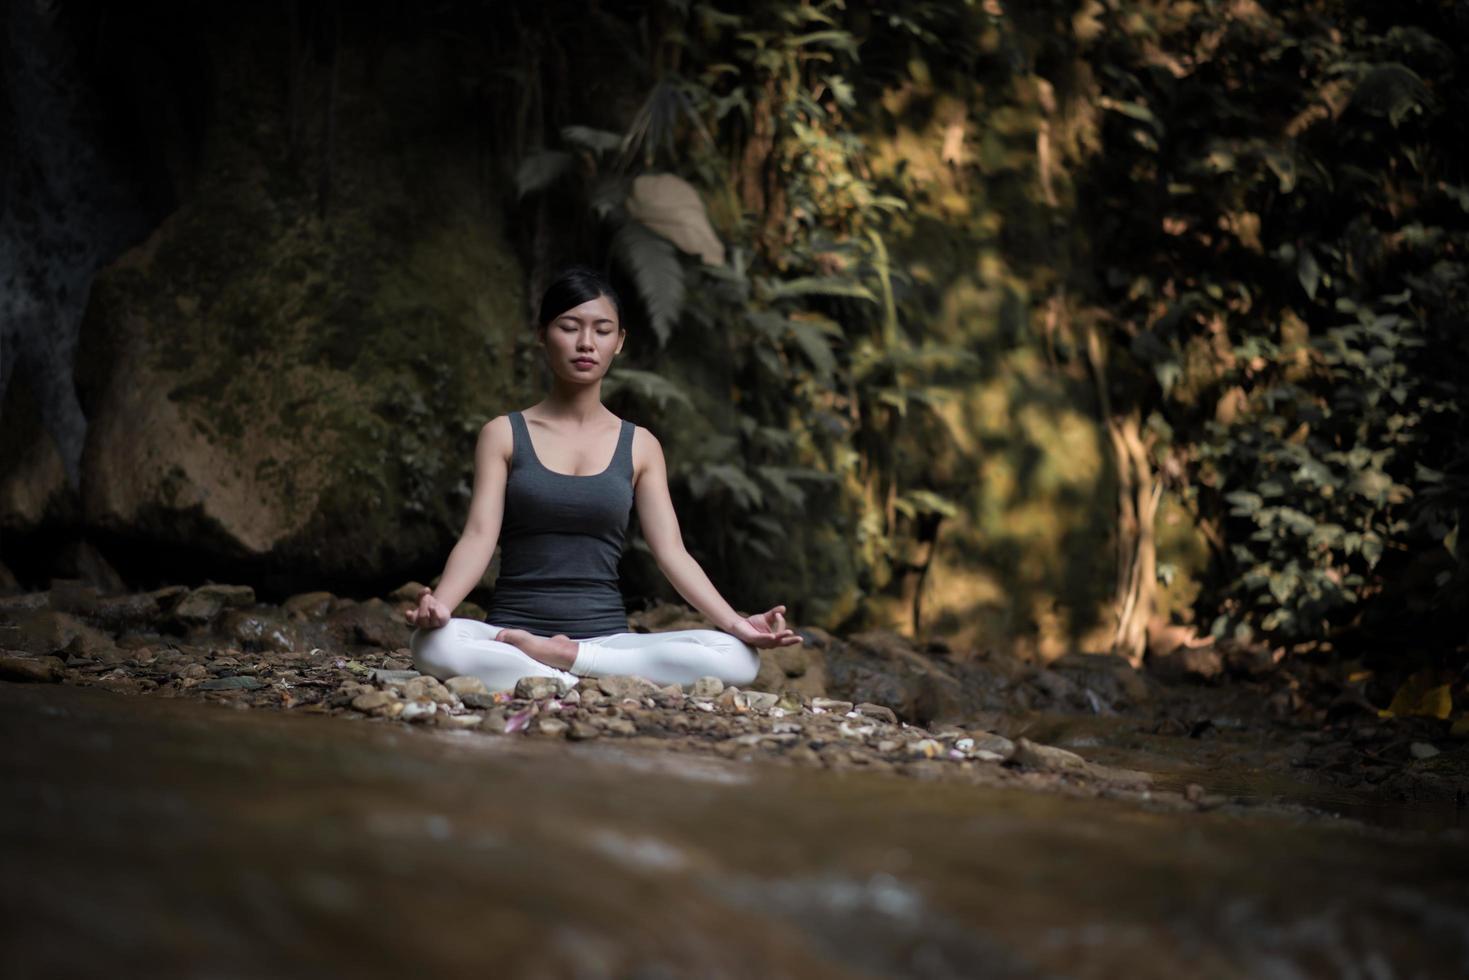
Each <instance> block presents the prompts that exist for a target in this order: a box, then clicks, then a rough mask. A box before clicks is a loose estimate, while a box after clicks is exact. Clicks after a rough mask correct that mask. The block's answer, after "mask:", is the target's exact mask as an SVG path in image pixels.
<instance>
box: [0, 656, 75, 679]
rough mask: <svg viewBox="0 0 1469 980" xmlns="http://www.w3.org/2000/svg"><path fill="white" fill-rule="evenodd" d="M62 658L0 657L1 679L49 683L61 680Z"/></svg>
mask: <svg viewBox="0 0 1469 980" xmlns="http://www.w3.org/2000/svg"><path fill="white" fill-rule="evenodd" d="M61 671H62V663H61V658H60V657H50V656H47V657H17V656H11V655H0V678H3V679H5V680H7V681H36V682H41V683H49V682H52V681H59V680H61Z"/></svg>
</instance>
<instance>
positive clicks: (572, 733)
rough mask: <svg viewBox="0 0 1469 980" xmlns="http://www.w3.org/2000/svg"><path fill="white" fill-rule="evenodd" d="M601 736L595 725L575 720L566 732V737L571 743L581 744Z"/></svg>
mask: <svg viewBox="0 0 1469 980" xmlns="http://www.w3.org/2000/svg"><path fill="white" fill-rule="evenodd" d="M601 734H602V733H601V731H599V730H598V729H597V726H596V725H593V724H591V723H590V722H586V721H581V720H577V721H573V722H572V723H571V728H570V729H569V730H568V731H567V732H566V737H567V738H569V739H571V740H572V741H573V742H583V741H586V740H587V739H593V738H597V737H598V736H599V735H601Z"/></svg>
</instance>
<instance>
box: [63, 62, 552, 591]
mask: <svg viewBox="0 0 1469 980" xmlns="http://www.w3.org/2000/svg"><path fill="white" fill-rule="evenodd" d="M247 40H248V39H244V40H242V39H234V43H229V44H222V45H221V47H220V49H219V52H218V75H217V79H216V83H217V87H216V91H215V98H214V105H213V112H212V114H211V118H212V119H213V120H215V122H214V123H213V125H212V127H211V128H210V129H209V131H208V132H207V139H206V151H205V157H204V162H203V166H202V169H201V171H200V176H199V178H198V180H197V183H196V185H195V187H194V188H193V191H192V193H191V194H190V196H189V197H188V198H187V200H186V201H185V203H184V204H183V206H182V207H180V208H179V209H178V210H177V211H176V212H175V213H174V214H172V215H171V216H170V217H169V218H168V219H167V220H166V221H165V222H164V223H163V224H162V225H161V226H160V227H159V228H157V229H156V230H155V231H154V233H153V234H152V235H151V236H150V237H149V238H148V239H147V240H146V241H145V242H143V243H142V244H141V245H139V246H138V247H136V248H134V249H133V250H131V251H130V252H128V253H127V254H125V255H124V256H123V257H122V258H121V259H120V260H119V261H117V262H115V263H114V264H113V265H112V266H110V267H109V268H107V269H106V270H104V271H103V272H102V273H101V274H100V275H99V277H98V279H97V281H96V283H95V285H94V287H93V294H92V301H91V304H90V306H89V309H88V314H87V321H86V323H85V326H84V330H83V336H82V346H81V349H80V353H79V356H78V361H79V363H78V380H79V387H80V389H81V390H82V394H83V401H84V407H85V408H86V410H87V415H88V418H89V419H90V422H91V426H90V430H89V433H88V438H87V444H86V450H85V454H84V459H83V473H82V492H81V497H82V510H83V519H84V521H85V523H86V525H87V526H88V527H89V528H90V529H91V530H92V531H94V532H98V533H100V534H101V535H103V538H104V540H109V541H112V542H113V543H114V544H115V545H119V547H115V548H114V549H113V550H115V551H118V552H124V553H128V554H133V555H138V554H139V550H138V548H137V546H138V545H144V546H146V547H147V549H149V553H153V554H174V555H177V556H179V557H181V558H187V559H188V560H189V561H190V563H191V564H192V565H193V570H196V571H197V570H199V569H200V568H202V569H203V570H205V571H208V570H209V569H210V567H211V565H212V564H214V563H217V562H218V563H226V562H227V563H229V564H230V567H231V568H232V569H235V570H239V569H241V568H245V569H248V570H249V572H248V573H247V574H250V575H251V577H252V578H254V580H256V581H261V582H265V583H271V582H274V583H276V584H277V585H278V587H279V588H282V589H285V588H291V587H301V588H304V587H309V584H310V583H312V582H313V581H317V582H319V581H321V580H329V581H332V582H333V583H351V582H360V583H363V584H364V585H366V584H368V583H377V582H389V581H391V582H399V581H402V580H403V579H404V578H405V577H406V576H407V575H409V574H411V573H415V572H417V573H420V574H422V573H424V572H427V571H431V570H432V569H433V568H434V567H435V563H436V562H441V561H442V559H443V557H444V554H445V553H446V552H447V549H448V547H449V546H450V545H451V544H452V542H453V538H454V535H455V534H456V533H457V532H458V530H459V527H460V525H461V522H462V520H463V515H464V511H465V507H466V505H467V502H468V497H469V492H470V480H471V476H472V472H473V451H474V444H475V438H476V436H477V434H478V431H479V429H480V427H481V426H482V425H483V424H484V423H485V422H486V421H487V420H488V419H489V418H491V417H493V416H494V415H496V414H498V413H500V412H503V411H506V410H508V409H510V408H514V407H518V406H519V405H520V404H522V403H524V402H525V401H526V400H527V394H528V386H526V385H524V384H523V383H522V384H520V385H518V384H517V381H516V363H517V359H516V356H515V355H516V336H517V334H518V333H522V332H524V324H525V318H524V311H525V308H526V306H525V297H524V293H523V288H522V285H521V284H522V282H523V278H524V277H523V275H522V273H521V270H520V268H519V266H518V263H517V260H516V258H515V257H514V253H513V250H512V249H511V247H510V245H509V243H508V242H507V240H506V235H505V231H504V228H503V226H502V222H503V209H502V208H501V206H500V202H499V200H498V197H497V195H496V194H495V193H492V192H491V191H492V189H491V188H487V187H486V186H485V184H486V180H485V175H484V174H483V172H482V171H481V170H480V169H479V168H478V167H477V166H476V163H475V161H476V155H475V148H474V147H473V146H472V145H469V142H470V141H469V140H468V139H466V137H465V136H464V134H465V133H466V132H467V131H468V127H466V126H465V125H463V123H464V118H463V116H464V113H465V111H466V109H465V107H464V104H463V100H462V99H461V98H458V97H457V92H456V89H455V85H456V84H457V83H456V80H455V78H454V76H453V74H452V72H451V71H450V70H449V69H448V68H447V66H446V63H445V60H444V59H442V58H438V57H435V56H434V54H433V52H431V51H424V50H419V48H420V47H422V45H423V44H430V45H431V44H433V43H435V42H433V41H423V42H413V43H404V44H402V45H400V46H398V47H394V48H390V49H389V50H388V51H387V52H386V53H383V52H375V53H374V55H373V58H374V59H375V60H374V64H372V66H371V69H372V70H371V71H368V70H366V69H367V67H368V66H367V65H366V64H365V63H364V59H366V58H367V57H368V56H367V55H366V54H365V53H364V52H362V51H359V50H358V49H356V48H353V47H351V46H350V45H349V46H345V47H344V48H343V49H342V51H341V53H340V55H339V57H340V59H341V64H339V65H338V68H337V71H338V77H339V79H340V81H339V84H338V91H337V103H336V105H335V108H334V110H333V112H334V125H335V130H334V135H333V141H332V146H331V151H330V155H329V157H327V156H324V155H323V154H322V152H321V147H320V146H319V145H318V141H317V140H315V139H311V140H304V141H298V142H297V149H296V150H295V151H293V150H292V148H291V147H292V140H291V137H290V125H289V120H288V113H287V109H286V101H285V100H283V99H281V98H280V97H279V95H280V93H279V92H278V91H276V90H275V88H274V87H272V86H262V85H261V84H260V83H259V79H260V77H261V76H262V74H265V75H267V76H269V77H285V76H284V75H283V74H281V75H276V74H274V73H275V72H277V71H283V70H284V69H283V68H281V66H279V65H275V64H267V63H262V62H263V61H265V60H267V59H269V58H271V57H274V56H272V55H266V54H261V53H260V52H262V51H263V50H266V49H265V48H263V47H262V46H260V45H254V44H250V43H247ZM305 91H306V92H307V93H308V96H307V97H308V101H307V103H306V104H305V106H304V107H303V108H301V109H300V110H299V111H300V112H301V113H303V114H305V115H306V116H308V117H311V116H312V114H315V116H314V118H317V119H319V118H320V114H321V113H322V112H324V111H326V110H325V106H324V105H322V104H317V105H311V104H310V101H309V97H310V93H311V92H314V91H316V89H315V88H312V87H310V86H307V88H306V89H305ZM322 91H324V88H323V89H322ZM317 94H318V95H320V94H321V93H320V92H318V93H317ZM328 175H329V176H328ZM323 180H325V181H326V186H327V187H328V188H329V192H328V193H327V194H326V195H325V196H323V195H322V193H321V188H322V187H323ZM521 373H522V374H523V373H524V371H523V369H522V371H521ZM121 545H127V546H128V547H121Z"/></svg>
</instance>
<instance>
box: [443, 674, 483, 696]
mask: <svg viewBox="0 0 1469 980" xmlns="http://www.w3.org/2000/svg"><path fill="white" fill-rule="evenodd" d="M444 686H445V687H446V688H448V689H449V690H450V691H453V692H454V693H455V694H457V695H459V697H460V698H461V699H462V698H463V697H464V695H466V694H488V693H490V691H489V688H487V687H485V682H484V681H482V680H480V679H479V678H478V677H471V676H469V675H467V674H461V675H459V676H458V677H451V678H449V679H448V680H446V681H444Z"/></svg>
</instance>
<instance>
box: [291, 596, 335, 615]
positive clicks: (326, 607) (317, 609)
mask: <svg viewBox="0 0 1469 980" xmlns="http://www.w3.org/2000/svg"><path fill="white" fill-rule="evenodd" d="M336 601H337V597H336V596H334V595H332V594H331V593H330V592H300V593H297V594H296V595H293V596H291V597H290V598H289V599H287V600H286V601H285V602H283V603H281V608H282V609H283V610H285V612H286V614H287V615H288V616H294V617H297V618H300V619H321V618H323V617H324V616H326V614H327V613H329V612H331V609H332V604H333V603H335V602H336Z"/></svg>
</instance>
